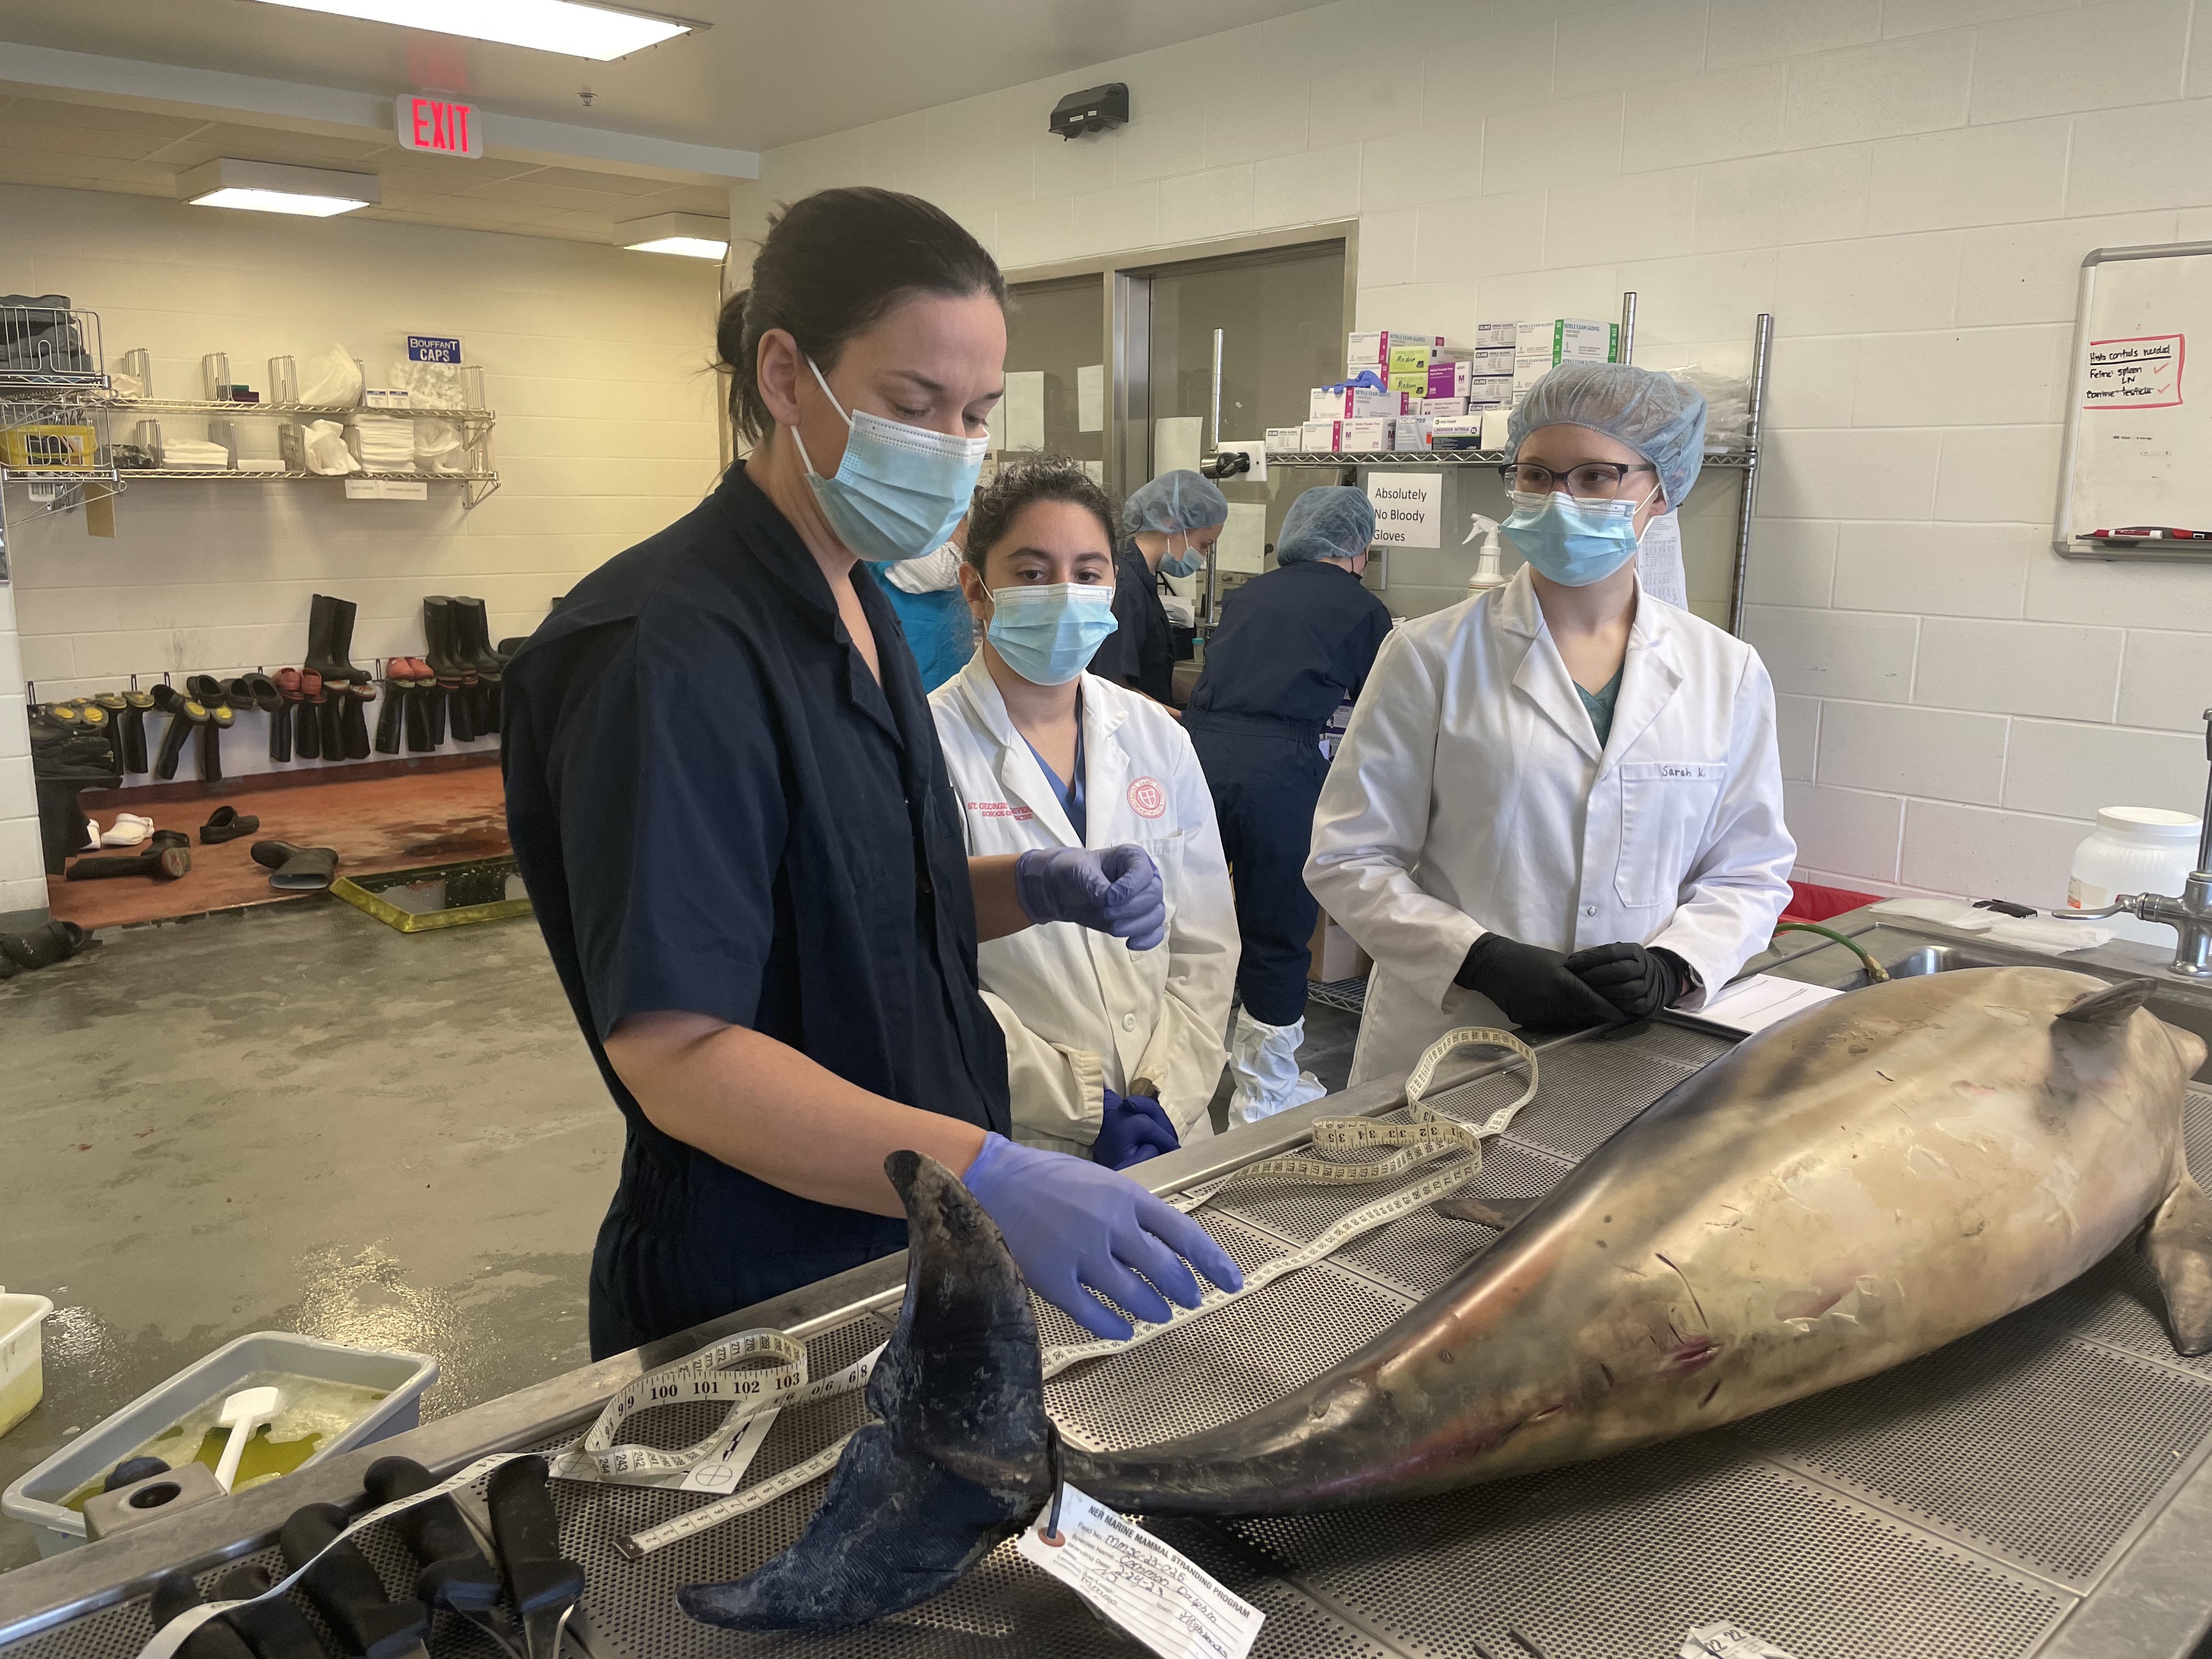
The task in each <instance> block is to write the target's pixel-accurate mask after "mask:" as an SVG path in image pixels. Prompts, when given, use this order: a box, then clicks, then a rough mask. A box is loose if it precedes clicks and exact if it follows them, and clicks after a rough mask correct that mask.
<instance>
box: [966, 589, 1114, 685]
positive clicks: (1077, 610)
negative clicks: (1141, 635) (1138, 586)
mask: <svg viewBox="0 0 2212 1659" xmlns="http://www.w3.org/2000/svg"><path fill="white" fill-rule="evenodd" d="M991 606H992V610H991V621H990V623H989V625H988V626H987V628H986V629H984V633H985V634H986V635H987V637H988V638H989V640H990V641H991V643H992V644H993V645H994V646H995V647H997V648H998V653H999V655H1000V657H1001V658H1003V659H1005V661H1006V666H1007V667H1009V668H1011V669H1012V670H1013V671H1014V672H1016V673H1017V674H1019V675H1020V676H1021V677H1022V678H1024V679H1025V680H1027V681H1028V682H1029V683H1030V684H1031V685H1066V684H1067V683H1068V681H1070V680H1072V679H1073V678H1075V677H1076V676H1077V675H1078V674H1080V673H1081V672H1082V671H1084V670H1085V668H1087V667H1089V666H1090V665H1091V658H1092V657H1093V656H1095V655H1097V651H1098V646H1099V642H1100V641H1103V640H1104V639H1105V637H1106V636H1107V635H1109V634H1110V633H1112V632H1113V631H1114V629H1115V627H1117V626H1118V624H1117V623H1116V622H1115V618H1114V588H1113V585H1112V584H1111V583H1108V582H1097V583H1086V582H1054V583H1053V584H1052V585H1051V586H1045V587H994V588H993V589H992V590H991Z"/></svg>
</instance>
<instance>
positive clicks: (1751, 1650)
mask: <svg viewBox="0 0 2212 1659" xmlns="http://www.w3.org/2000/svg"><path fill="white" fill-rule="evenodd" d="M1682 1659H1790V1655H1788V1654H1786V1653H1784V1652H1783V1650H1781V1649H1780V1648H1778V1647H1776V1646H1774V1645H1773V1644H1771V1643H1767V1642H1762V1641H1760V1640H1759V1638H1757V1637H1756V1636H1751V1635H1747V1634H1746V1633H1745V1632H1742V1631H1741V1630H1738V1629H1737V1628H1736V1627H1735V1626H1734V1625H1731V1624H1729V1622H1728V1621H1727V1620H1720V1621H1718V1622H1717V1623H1715V1624H1711V1625H1700V1626H1698V1627H1697V1629H1695V1630H1693V1631H1692V1632H1690V1633H1689V1634H1688V1635H1687V1636H1686V1637H1684V1638H1682Z"/></svg>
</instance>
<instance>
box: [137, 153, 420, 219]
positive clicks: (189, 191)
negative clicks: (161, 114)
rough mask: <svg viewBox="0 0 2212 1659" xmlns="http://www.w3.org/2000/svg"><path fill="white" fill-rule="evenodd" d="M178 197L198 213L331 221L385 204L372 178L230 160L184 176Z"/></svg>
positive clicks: (324, 169) (276, 163)
mask: <svg viewBox="0 0 2212 1659" xmlns="http://www.w3.org/2000/svg"><path fill="white" fill-rule="evenodd" d="M177 194H178V196H179V197H180V198H182V199H183V200H185V201H187V202H189V203H191V204H192V205H193V206H194V207H222V208H246V209H250V210H252V211H254V212H257V213H299V214H305V215H307V216H309V217H311V218H316V219H327V218H329V217H330V216H331V215H332V214H334V213H351V212H353V211H354V210H356V208H365V207H374V205H375V204H378V203H379V202H381V201H382V200H383V199H384V187H383V185H382V184H381V182H380V180H379V179H377V176H376V175H375V174H374V173H337V172H333V171H331V169H330V168H328V167H292V166H289V164H287V163H285V162H283V161H240V159H238V158H237V157H236V156H230V155H226V156H224V157H222V159H221V160H220V161H209V162H206V163H204V164H203V165H202V166H199V167H193V168H192V169H191V171H189V172H186V173H179V174H178V175H177Z"/></svg>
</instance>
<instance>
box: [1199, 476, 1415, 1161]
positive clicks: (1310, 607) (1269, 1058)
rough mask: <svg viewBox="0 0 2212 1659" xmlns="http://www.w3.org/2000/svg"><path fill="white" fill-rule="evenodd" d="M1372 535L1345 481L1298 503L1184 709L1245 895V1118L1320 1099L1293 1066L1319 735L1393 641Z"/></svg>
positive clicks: (1236, 1049) (1300, 1029)
mask: <svg viewBox="0 0 2212 1659" xmlns="http://www.w3.org/2000/svg"><path fill="white" fill-rule="evenodd" d="M1374 539H1375V509H1374V507H1372V506H1371V505H1370V503H1369V501H1368V500H1367V497H1366V495H1364V494H1363V493H1362V492H1361V491H1359V490H1358V489H1352V487H1351V486H1349V485H1345V484H1329V485H1325V486H1322V488H1319V489H1309V490H1307V491H1306V492H1305V494H1304V495H1300V496H1299V497H1298V498H1297V500H1296V501H1292V502H1291V507H1290V511H1289V512H1287V513H1285V514H1284V515H1283V529H1282V533H1281V535H1280V536H1279V538H1277V540H1276V543H1275V563H1276V565H1277V567H1278V568H1275V569H1273V570H1271V571H1269V572H1267V574H1265V575H1263V576H1256V577H1255V578H1254V579H1253V580H1250V581H1249V582H1246V583H1245V584H1244V585H1243V586H1241V587H1239V588H1237V590H1236V591H1235V592H1233V593H1231V595H1230V596H1229V598H1228V599H1227V600H1226V601H1225V604H1224V605H1223V607H1222V612H1221V624H1220V626H1219V627H1218V628H1217V629H1214V631H1213V634H1212V637H1211V638H1209V639H1208V640H1207V641H1206V667H1205V671H1203V672H1202V673H1201V674H1200V676H1199V679H1198V684H1197V687H1196V688H1195V689H1194V690H1193V691H1192V692H1191V697H1190V708H1188V711H1186V712H1185V714H1184V715H1183V729H1184V730H1185V731H1186V732H1188V733H1189V734H1190V740H1191V742H1192V744H1194V746H1195V747H1196V748H1197V750H1198V758H1199V763H1200V765H1202V766H1203V767H1205V769H1206V783H1207V785H1208V786H1209V787H1211V788H1212V791H1213V806H1214V812H1215V815H1216V817H1218V819H1219V821H1220V824H1221V843H1222V847H1223V848H1224V849H1225V851H1226V852H1227V853H1228V854H1229V866H1230V874H1231V878H1232V880H1233V884H1234V885H1235V888H1236V893H1237V934H1238V936H1239V938H1240V939H1241V940H1242V942H1243V957H1242V958H1241V959H1240V961H1239V963H1238V965H1237V993H1238V994H1239V995H1240V996H1241V997H1242V998H1243V1007H1242V1008H1241V1009H1240V1010H1239V1011H1238V1012H1237V1025H1236V1029H1235V1030H1234V1031H1233V1032H1232V1034H1231V1037H1230V1043H1229V1066H1230V1070H1231V1073H1232V1075H1233V1076H1234V1077H1235V1078H1236V1081H1237V1091H1236V1094H1235V1097H1233V1098H1232V1100H1231V1103H1230V1110H1231V1117H1232V1118H1234V1119H1237V1120H1239V1121H1243V1122H1247V1123H1249V1122H1252V1121H1255V1120H1257V1119H1259V1118H1262V1117H1267V1116H1270V1115H1273V1114H1274V1113H1276V1112H1279V1111H1282V1110H1284V1109H1285V1108H1287V1107H1291V1106H1297V1105H1301V1104H1303V1103H1304V1102H1306V1101H1309V1100H1313V1099H1316V1098H1318V1097H1319V1096H1320V1094H1321V1092H1322V1089H1321V1085H1319V1084H1318V1083H1316V1082H1315V1081H1314V1079H1313V1078H1312V1077H1311V1075H1310V1074H1302V1073H1300V1072H1299V1070H1298V1066H1297V1052H1298V1045H1299V1044H1300V1043H1301V1042H1304V1038H1305V1016H1306V969H1307V967H1308V965H1309V964H1310V961H1311V956H1310V951H1309V948H1308V947H1309V945H1310V942H1311V940H1312V939H1313V930H1314V921H1315V919H1316V916H1317V915H1319V909H1318V907H1317V906H1316V904H1315V902H1314V899H1313V895H1312V894H1310V893H1309V892H1308V891H1307V890H1306V884H1305V876H1304V867H1305V861H1306V854H1307V852H1308V850H1309V846H1308V843H1309V842H1310V840H1311V838H1312V832H1313V814H1314V805H1315V803H1316V802H1317V801H1318V800H1319V799H1321V786H1322V779H1323V778H1325V777H1326V776H1327V775H1328V761H1327V759H1326V758H1325V757H1323V756H1322V752H1321V735H1322V728H1323V727H1324V726H1327V725H1328V717H1329V716H1330V715H1331V714H1334V713H1335V712H1336V708H1337V705H1338V704H1339V703H1340V702H1343V701H1344V700H1345V699H1346V698H1347V697H1352V698H1356V697H1358V695H1359V688H1360V687H1361V686H1362V685H1364V684H1366V682H1367V672H1368V670H1369V669H1370V668H1372V667H1373V666H1374V665H1375V653H1376V652H1377V651H1379V650H1381V649H1382V648H1383V640H1384V639H1385V638H1387V637H1388V636H1389V632H1390V611H1389V607H1388V606H1386V605H1384V604H1383V601H1382V600H1380V599H1376V597H1375V595H1374V594H1372V593H1370V592H1368V590H1367V589H1366V587H1365V586H1364V585H1362V583H1361V581H1360V580H1359V578H1360V574H1361V573H1362V572H1364V570H1365V569H1366V568H1367V549H1368V544H1370V542H1372V541H1373V540H1374Z"/></svg>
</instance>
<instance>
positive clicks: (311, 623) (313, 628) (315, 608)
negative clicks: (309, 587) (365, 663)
mask: <svg viewBox="0 0 2212 1659" xmlns="http://www.w3.org/2000/svg"><path fill="white" fill-rule="evenodd" d="M354 611H355V606H354V604H353V601H352V600H350V599H333V598H332V597H331V595H330V594H328V593H318V594H316V595H315V596H314V598H313V599H312V600H311V601H309V604H308V608H307V658H306V659H305V660H304V661H302V662H301V665H300V666H301V668H303V669H305V668H312V669H313V670H314V671H316V672H317V673H318V674H320V675H321V676H322V677H323V684H325V685H344V684H351V683H353V682H355V681H356V680H359V681H366V680H368V678H369V676H368V673H367V672H366V671H363V670H362V669H359V668H356V667H355V666H354V665H353V663H352V661H351V658H352V655H353V619H354Z"/></svg>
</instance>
